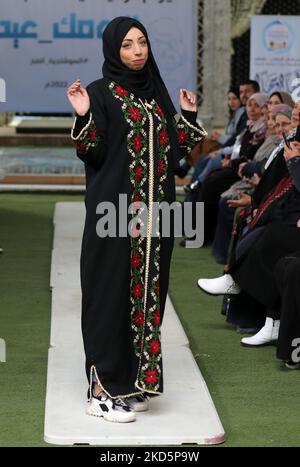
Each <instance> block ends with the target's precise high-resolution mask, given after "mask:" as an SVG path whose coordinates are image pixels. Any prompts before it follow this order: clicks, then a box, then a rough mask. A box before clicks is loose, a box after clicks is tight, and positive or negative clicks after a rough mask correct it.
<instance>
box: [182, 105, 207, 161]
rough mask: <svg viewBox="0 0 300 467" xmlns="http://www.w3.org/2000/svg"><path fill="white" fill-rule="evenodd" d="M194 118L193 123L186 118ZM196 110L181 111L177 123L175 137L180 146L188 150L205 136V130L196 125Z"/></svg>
mask: <svg viewBox="0 0 300 467" xmlns="http://www.w3.org/2000/svg"><path fill="white" fill-rule="evenodd" d="M186 117H187V118H191V119H193V120H194V122H193V123H194V124H193V123H191V122H190V121H189V120H187V118H186ZM196 118H197V112H188V111H186V110H183V111H182V115H181V116H180V119H179V121H178V123H177V139H178V142H179V144H180V146H184V147H186V148H187V149H188V151H189V152H190V151H191V150H192V149H193V148H194V147H195V145H196V144H197V143H199V142H200V141H201V140H202V139H203V138H204V137H205V136H207V132H206V131H205V130H204V128H202V127H201V126H200V125H198V123H197V121H196Z"/></svg>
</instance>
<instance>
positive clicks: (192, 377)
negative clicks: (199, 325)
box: [45, 202, 225, 446]
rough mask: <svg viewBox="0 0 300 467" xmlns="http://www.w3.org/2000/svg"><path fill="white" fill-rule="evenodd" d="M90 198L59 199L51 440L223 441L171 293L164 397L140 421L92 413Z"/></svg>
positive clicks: (49, 388) (106, 442) (47, 432)
mask: <svg viewBox="0 0 300 467" xmlns="http://www.w3.org/2000/svg"><path fill="white" fill-rule="evenodd" d="M83 221H84V204H83V203H75V202H69V203H57V204H56V209H55V214H54V228H55V231H54V242H53V251H52V264H51V278H50V286H51V288H52V311H51V313H52V315H51V337H50V348H49V356H48V376H47V394H46V410H45V441H47V442H48V443H53V444H60V445H72V444H90V445H99V446H101V445H102V446H113V445H119V446H121V445H125V446H136V445H145V446H146V445H151V446H155V445H182V444H199V445H203V444H218V443H221V442H223V441H224V437H225V434H224V429H223V427H222V424H221V422H220V419H219V417H218V414H217V412H216V409H215V406H214V404H213V401H212V399H211V397H210V394H209V392H208V389H207V386H206V384H205V381H204V380H203V377H202V375H201V373H200V371H199V368H198V366H197V364H196V362H195V360H194V358H193V355H192V353H191V350H190V348H189V342H188V339H187V336H186V334H185V332H184V330H183V328H182V326H181V323H180V321H179V319H178V317H177V315H176V313H175V310H174V308H173V306H172V303H171V301H170V299H169V297H168V299H167V304H166V310H165V318H164V323H163V328H162V346H163V363H164V391H165V392H164V394H163V395H162V396H160V397H156V398H154V399H151V400H150V410H149V411H148V412H144V413H139V414H137V420H136V422H134V423H128V424H121V423H120V424H117V423H110V422H106V421H104V420H103V419H102V418H95V417H91V416H88V415H86V414H85V407H86V392H87V380H86V376H85V370H84V353H83V345H82V338H81V328H80V324H81V323H80V301H81V293H80V283H79V254H80V244H81V236H82V229H83Z"/></svg>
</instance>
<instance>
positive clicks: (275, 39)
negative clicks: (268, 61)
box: [263, 20, 295, 54]
mask: <svg viewBox="0 0 300 467" xmlns="http://www.w3.org/2000/svg"><path fill="white" fill-rule="evenodd" d="M294 40H295V35H294V31H293V29H292V27H291V25H290V24H288V23H286V22H285V21H281V20H275V21H272V22H271V23H269V24H267V26H266V27H265V29H264V32H263V42H264V46H265V48H266V49H267V51H268V52H275V53H279V54H280V53H286V52H288V51H289V50H290V49H291V48H292V46H293V44H294Z"/></svg>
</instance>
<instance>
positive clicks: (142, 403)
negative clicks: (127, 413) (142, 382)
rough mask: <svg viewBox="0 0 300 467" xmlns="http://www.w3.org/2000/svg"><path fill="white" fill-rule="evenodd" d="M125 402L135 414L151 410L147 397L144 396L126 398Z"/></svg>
mask: <svg viewBox="0 0 300 467" xmlns="http://www.w3.org/2000/svg"><path fill="white" fill-rule="evenodd" d="M124 402H125V403H126V404H127V405H129V407H131V408H132V410H134V412H146V411H147V410H148V409H149V403H148V400H147V396H146V395H144V394H137V395H136V396H130V397H126V399H124Z"/></svg>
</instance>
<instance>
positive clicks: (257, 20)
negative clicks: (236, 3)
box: [250, 15, 300, 94]
mask: <svg viewBox="0 0 300 467" xmlns="http://www.w3.org/2000/svg"><path fill="white" fill-rule="evenodd" d="M250 75H251V78H252V79H255V80H257V81H258V82H259V84H260V86H261V90H262V92H264V93H266V94H271V93H272V92H274V91H278V90H281V91H287V92H290V93H293V91H294V90H295V86H297V84H296V83H297V82H298V81H299V78H300V17H299V16H266V15H261V16H253V17H252V23H251V59H250Z"/></svg>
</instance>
